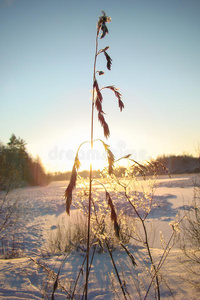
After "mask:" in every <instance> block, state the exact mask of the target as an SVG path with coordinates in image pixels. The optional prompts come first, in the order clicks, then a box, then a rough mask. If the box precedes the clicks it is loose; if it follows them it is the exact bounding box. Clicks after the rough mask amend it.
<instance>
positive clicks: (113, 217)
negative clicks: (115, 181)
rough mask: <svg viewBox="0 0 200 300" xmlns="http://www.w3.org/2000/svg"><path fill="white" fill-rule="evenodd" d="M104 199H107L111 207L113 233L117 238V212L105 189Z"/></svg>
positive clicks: (118, 229) (118, 230) (118, 228)
mask: <svg viewBox="0 0 200 300" xmlns="http://www.w3.org/2000/svg"><path fill="white" fill-rule="evenodd" d="M106 200H108V206H109V207H110V209H111V221H113V222H114V230H115V234H116V236H117V237H118V238H119V232H120V227H119V224H118V222H117V214H116V212H115V207H114V204H113V202H112V199H111V197H110V194H109V193H108V192H107V191H106Z"/></svg>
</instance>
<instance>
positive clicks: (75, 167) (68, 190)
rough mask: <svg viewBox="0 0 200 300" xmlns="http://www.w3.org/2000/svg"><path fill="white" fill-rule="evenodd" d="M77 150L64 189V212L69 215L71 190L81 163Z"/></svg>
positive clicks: (74, 185) (74, 184)
mask: <svg viewBox="0 0 200 300" xmlns="http://www.w3.org/2000/svg"><path fill="white" fill-rule="evenodd" d="M83 144H84V143H82V144H81V146H82V145H83ZM81 146H80V147H81ZM80 147H79V149H80ZM79 149H78V151H79ZM78 151H77V153H76V157H75V160H74V165H73V168H72V174H71V177H70V182H69V184H68V187H67V188H66V190H65V199H66V212H67V214H68V215H70V206H71V203H72V191H73V189H74V188H75V187H76V180H77V172H78V170H79V168H80V165H81V162H80V160H79V157H78Z"/></svg>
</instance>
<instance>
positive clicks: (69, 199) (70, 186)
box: [65, 164, 77, 215]
mask: <svg viewBox="0 0 200 300" xmlns="http://www.w3.org/2000/svg"><path fill="white" fill-rule="evenodd" d="M76 179H77V170H76V165H75V164H74V166H73V169H72V174H71V178H70V182H69V184H68V187H67V188H66V190H65V199H66V212H67V214H68V215H69V214H70V206H71V203H72V191H73V189H74V188H75V187H76Z"/></svg>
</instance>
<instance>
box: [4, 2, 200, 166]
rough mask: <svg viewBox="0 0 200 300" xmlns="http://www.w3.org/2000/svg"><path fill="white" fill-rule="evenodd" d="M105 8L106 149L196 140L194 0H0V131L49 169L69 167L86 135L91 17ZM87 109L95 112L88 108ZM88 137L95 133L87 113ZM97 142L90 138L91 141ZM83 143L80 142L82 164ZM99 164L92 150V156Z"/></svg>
mask: <svg viewBox="0 0 200 300" xmlns="http://www.w3.org/2000/svg"><path fill="white" fill-rule="evenodd" d="M101 10H104V11H105V12H106V14H107V15H108V16H110V17H111V18H112V21H111V23H109V24H108V29H109V35H107V36H106V37H105V38H104V39H102V40H101V41H100V48H103V47H105V46H110V49H109V50H108V53H109V55H110V56H111V58H112V59H113V65H112V70H111V71H108V70H106V63H105V59H104V58H103V56H102V57H100V56H99V61H98V69H99V70H104V71H105V75H104V76H101V77H99V85H100V87H102V86H104V85H115V86H116V87H119V88H120V92H121V93H122V96H123V101H124V104H125V109H124V111H123V112H119V109H118V106H117V100H116V98H115V97H114V96H113V94H112V93H111V92H107V93H104V102H103V105H104V106H103V110H104V111H105V112H106V116H105V117H106V120H107V122H108V124H109V127H110V131H111V136H110V138H109V140H108V141H107V143H108V144H109V145H110V146H111V149H112V150H113V152H114V154H115V156H116V158H118V157H119V156H120V155H125V154H127V153H129V152H130V153H133V158H134V159H136V160H138V161H141V160H143V159H148V158H149V157H156V156H157V155H159V154H183V152H184V153H187V154H194V155H195V149H196V148H197V145H198V144H199V142H200V131H199V129H200V117H199V113H200V17H199V16H200V1H199V0H123V1H122V0H112V1H110V0H106V1H104V0H101V1H96V0H73V1H72V0H71V1H69V0H0V44H1V46H0V140H1V142H3V143H7V142H8V140H9V138H10V136H11V134H12V133H15V135H16V136H17V137H18V136H20V137H21V138H23V139H24V140H25V141H26V142H27V149H28V151H29V153H30V154H32V155H33V156H34V157H36V155H39V156H40V158H41V160H42V162H43V164H44V166H45V167H46V169H47V170H50V171H58V170H61V171H64V170H69V169H71V167H72V164H73V159H74V154H75V151H76V149H77V147H78V145H79V144H80V143H82V142H83V141H84V140H89V139H90V114H91V99H90V97H91V93H90V90H91V89H92V72H93V60H94V51H95V35H96V23H97V21H98V18H99V16H100V15H101ZM95 118H96V115H95ZM94 137H95V138H103V135H102V128H101V127H100V124H99V123H98V122H95V130H94ZM97 147H98V148H97V152H98V151H100V150H99V149H100V145H98V146H97ZM88 155H89V154H88V150H86V149H85V148H83V149H82V152H81V158H82V163H83V168H85V163H86V159H87V157H88ZM97 160H98V161H99V164H100V163H101V160H102V157H101V156H99V157H97Z"/></svg>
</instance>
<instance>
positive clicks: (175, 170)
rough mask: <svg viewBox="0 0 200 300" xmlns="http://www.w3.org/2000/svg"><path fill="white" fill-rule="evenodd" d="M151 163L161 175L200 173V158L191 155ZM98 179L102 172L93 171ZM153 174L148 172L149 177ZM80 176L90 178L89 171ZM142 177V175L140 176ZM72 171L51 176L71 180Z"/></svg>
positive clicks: (54, 179) (118, 172)
mask: <svg viewBox="0 0 200 300" xmlns="http://www.w3.org/2000/svg"><path fill="white" fill-rule="evenodd" d="M150 163H152V164H154V163H156V165H157V166H158V169H159V170H158V173H159V174H166V170H165V169H167V170H168V172H169V173H170V174H183V173H200V158H199V157H194V156H191V155H162V156H158V157H157V158H156V159H155V160H153V159H152V160H151V161H150ZM93 172H94V175H95V177H96V178H98V177H100V170H96V171H93ZM124 172H125V168H124V167H121V168H119V169H118V171H117V175H118V176H121V175H123V174H124ZM150 174H152V173H151V172H149V173H148V172H147V175H150ZM79 175H80V176H81V177H83V178H87V177H89V171H87V170H84V171H81V172H79ZM139 175H140V174H139ZM70 176H71V171H67V172H55V173H54V174H51V179H52V180H53V181H59V180H69V179H70Z"/></svg>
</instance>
